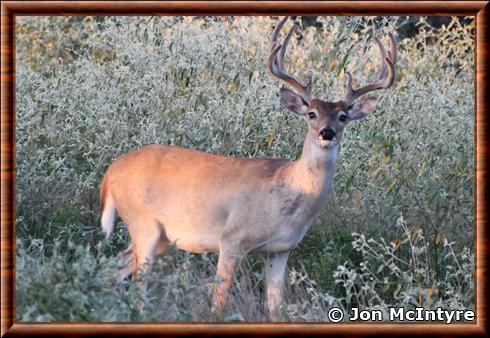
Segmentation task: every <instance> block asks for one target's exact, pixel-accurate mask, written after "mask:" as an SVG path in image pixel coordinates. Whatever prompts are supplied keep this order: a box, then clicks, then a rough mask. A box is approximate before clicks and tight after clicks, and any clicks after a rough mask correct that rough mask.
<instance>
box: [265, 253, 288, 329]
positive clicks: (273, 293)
mask: <svg viewBox="0 0 490 338" xmlns="http://www.w3.org/2000/svg"><path fill="white" fill-rule="evenodd" d="M288 256H289V252H283V253H276V254H274V253H272V254H269V255H268V256H266V259H265V278H266V283H267V309H268V310H269V316H270V319H271V320H272V321H279V320H281V317H282V316H281V308H280V305H281V301H282V295H283V289H284V272H285V271H286V265H287V262H288Z"/></svg>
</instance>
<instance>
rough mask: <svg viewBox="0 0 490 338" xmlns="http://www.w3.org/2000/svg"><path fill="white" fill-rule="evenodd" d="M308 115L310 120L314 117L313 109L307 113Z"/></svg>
mask: <svg viewBox="0 0 490 338" xmlns="http://www.w3.org/2000/svg"><path fill="white" fill-rule="evenodd" d="M308 117H309V118H310V120H314V119H316V113H315V112H314V111H310V112H309V113H308Z"/></svg>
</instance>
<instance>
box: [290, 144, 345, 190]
mask: <svg viewBox="0 0 490 338" xmlns="http://www.w3.org/2000/svg"><path fill="white" fill-rule="evenodd" d="M310 139H311V138H310V137H308V136H307V137H306V141H305V143H304V145H303V151H302V153H301V156H300V158H299V159H298V160H297V161H295V162H293V165H292V168H291V171H290V175H289V176H290V183H291V184H292V185H293V186H295V187H296V188H297V189H298V190H301V191H304V192H305V193H308V194H309V195H312V196H324V195H327V194H328V192H329V191H330V189H331V187H332V183H333V177H334V174H335V164H336V162H337V146H334V147H331V148H328V149H326V148H321V147H320V146H318V145H317V144H314V143H313V142H312V141H310ZM325 197H326V196H325Z"/></svg>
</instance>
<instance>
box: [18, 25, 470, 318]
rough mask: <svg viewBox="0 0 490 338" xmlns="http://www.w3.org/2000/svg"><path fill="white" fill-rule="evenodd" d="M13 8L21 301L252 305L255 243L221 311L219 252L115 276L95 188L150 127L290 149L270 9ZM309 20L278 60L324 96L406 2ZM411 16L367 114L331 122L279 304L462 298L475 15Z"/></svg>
mask: <svg viewBox="0 0 490 338" xmlns="http://www.w3.org/2000/svg"><path fill="white" fill-rule="evenodd" d="M17 20H18V21H17V25H16V29H17V40H16V48H17V59H16V67H17V74H16V76H17V79H16V85H17V88H16V107H17V112H16V113H17V135H16V137H17V201H16V203H17V225H16V233H17V258H16V278H17V279H16V292H17V294H16V302H17V305H16V310H17V320H19V321H215V320H228V321H264V320H267V318H266V316H265V314H264V310H263V303H264V299H263V296H264V290H263V289H264V281H263V273H262V267H261V261H262V258H261V257H250V258H248V259H247V260H246V261H244V262H243V263H242V266H241V269H240V271H239V273H238V276H237V279H236V285H235V287H234V288H233V295H232V299H231V302H230V304H229V306H228V308H227V309H226V310H225V311H224V312H223V313H222V314H217V315H213V314H211V312H210V294H211V290H212V284H213V278H214V269H215V264H216V255H215V254H204V255H195V254H189V253H185V252H182V251H179V250H176V249H175V250H172V251H173V252H172V253H171V254H169V255H165V256H163V257H160V258H159V259H157V260H156V262H155V264H154V266H153V269H152V271H151V272H149V273H148V274H146V275H144V276H143V278H144V279H147V280H148V281H149V293H148V297H147V298H145V299H141V297H142V296H141V295H140V293H139V291H138V283H137V282H133V281H128V282H126V283H118V282H116V280H115V278H114V276H115V272H116V271H117V269H118V266H120V264H121V261H120V256H119V255H120V252H121V251H122V250H123V249H124V248H125V247H126V246H127V243H128V235H127V232H126V230H125V228H124V225H123V224H122V223H120V222H118V224H116V226H115V233H114V234H113V235H112V237H111V238H110V240H108V241H103V236H102V232H101V229H100V226H99V217H100V215H99V209H98V190H99V184H100V181H101V179H102V176H103V174H104V171H105V169H106V168H107V167H108V166H109V164H110V163H111V162H112V161H113V160H114V159H116V158H117V157H118V156H120V155H122V154H124V153H126V152H128V151H130V150H133V149H137V148H140V147H142V146H143V145H146V144H151V143H163V144H174V145H178V146H184V147H188V148H193V149H197V150H202V151H209V152H213V153H216V154H222V155H229V156H239V157H285V158H289V159H295V158H296V157H297V156H298V154H299V153H300V150H301V147H302V142H303V138H304V135H305V131H306V127H305V124H304V122H303V121H302V120H301V119H300V118H298V117H297V116H293V114H290V113H288V112H287V111H286V110H285V109H284V108H282V107H280V103H279V88H280V86H281V85H282V84H281V83H279V81H277V80H276V79H274V78H272V77H271V76H270V75H269V74H268V72H267V68H266V60H267V54H268V52H269V49H268V43H269V41H268V39H269V35H270V32H271V29H272V27H273V26H274V24H275V23H276V22H277V18H266V17H235V18H230V17H223V18H209V17H204V18H191V17H184V18H182V17H105V18H103V17H21V18H18V19H17ZM410 20H411V22H413V18H411V19H410ZM318 22H321V23H322V26H321V27H320V26H309V27H304V28H303V30H302V34H301V39H293V40H294V41H291V44H292V46H291V48H290V50H289V52H288V61H287V62H288V64H289V65H290V67H291V68H290V69H291V71H292V72H294V73H295V74H298V77H300V78H304V75H305V71H306V70H307V69H309V70H311V72H312V73H313V75H314V87H313V88H314V93H315V94H317V95H319V96H320V97H322V98H323V99H328V100H337V99H339V98H341V97H342V95H343V94H344V86H345V76H344V74H345V72H346V71H350V72H351V73H352V74H354V76H355V78H356V80H357V81H358V83H361V84H362V83H366V82H367V81H368V80H370V79H372V77H373V76H374V75H375V73H376V71H377V65H378V57H379V56H378V50H377V49H376V46H375V45H374V43H373V39H372V38H373V35H376V36H379V37H384V36H385V35H386V33H387V32H388V31H394V30H395V31H396V30H398V29H401V27H402V26H403V24H404V22H405V19H404V18H384V19H376V18H373V17H321V18H318ZM417 25H418V33H417V34H416V35H414V36H412V37H410V38H406V39H403V40H401V41H399V42H398V43H399V62H398V65H397V70H396V71H397V79H396V82H395V84H394V85H393V87H391V88H390V89H388V90H384V91H380V92H379V93H375V94H376V95H379V96H380V103H379V105H378V108H377V110H376V112H375V113H374V116H372V118H370V119H368V120H366V121H363V122H360V123H357V124H353V125H352V126H350V127H348V130H346V132H345V136H344V140H343V144H342V145H341V147H340V149H339V159H338V166H337V173H336V177H335V183H334V192H333V195H332V197H331V199H330V200H329V202H328V204H327V205H326V206H325V208H324V210H323V211H322V213H321V215H320V217H319V218H318V220H317V221H316V222H315V224H314V225H313V226H312V228H311V229H310V230H309V232H308V233H307V235H306V236H305V238H304V240H303V241H302V242H301V244H300V245H299V247H298V248H297V249H296V250H294V251H293V253H292V255H291V257H290V261H289V265H288V267H289V268H288V269H289V270H288V275H287V278H288V283H287V284H288V288H287V292H286V301H285V304H284V310H285V314H286V319H287V320H290V321H327V318H326V313H327V311H328V309H329V308H331V307H332V306H338V307H341V308H343V309H345V310H346V311H347V310H349V309H350V308H351V307H353V306H359V307H361V308H363V309H381V310H386V309H387V308H388V307H389V306H396V307H405V308H413V307H415V306H423V307H425V308H428V309H431V308H435V307H438V306H442V307H444V308H448V309H468V308H469V309H471V308H474V301H473V298H474V285H473V273H474V265H473V261H474V252H473V235H474V233H473V225H474V216H473V215H474V207H473V203H474V196H473V193H474V185H473V175H474V161H473V158H474V157H473V152H474V143H473V140H474V130H473V121H474V119H473V111H474V102H473V100H474V88H473V84H474V60H473V57H474V21H472V20H471V19H467V20H463V21H461V20H457V19H453V20H452V21H450V23H449V24H448V25H446V26H442V27H440V28H437V29H436V28H433V27H431V26H430V25H429V24H427V22H426V21H425V19H424V18H420V19H418V24H417ZM139 300H142V301H144V304H145V307H144V310H143V311H142V312H139V311H138V310H137V308H136V305H135V304H136V303H137V302H138V301H139Z"/></svg>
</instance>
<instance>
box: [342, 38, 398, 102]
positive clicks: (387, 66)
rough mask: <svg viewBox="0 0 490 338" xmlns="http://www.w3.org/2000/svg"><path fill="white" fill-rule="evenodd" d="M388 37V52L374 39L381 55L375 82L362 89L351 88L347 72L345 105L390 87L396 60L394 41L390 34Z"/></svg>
mask: <svg viewBox="0 0 490 338" xmlns="http://www.w3.org/2000/svg"><path fill="white" fill-rule="evenodd" d="M389 37H390V45H391V46H390V50H389V51H386V48H385V46H384V45H383V43H382V42H381V41H380V40H379V39H378V38H376V37H375V38H374V41H375V42H376V44H377V45H378V48H379V51H380V53H381V68H380V70H379V72H378V77H377V80H376V81H375V82H372V83H370V84H368V85H366V86H364V87H361V88H357V89H354V88H353V87H352V75H351V74H350V73H349V72H347V73H346V75H347V93H346V98H345V99H344V102H345V103H346V104H347V105H351V104H352V103H353V102H354V101H355V100H356V99H358V98H359V97H360V96H361V95H364V94H366V93H368V92H371V91H373V90H378V89H383V88H388V87H390V86H391V85H392V84H393V82H394V81H395V65H396V61H397V58H398V55H397V50H396V40H395V36H394V35H393V34H392V33H389Z"/></svg>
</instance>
